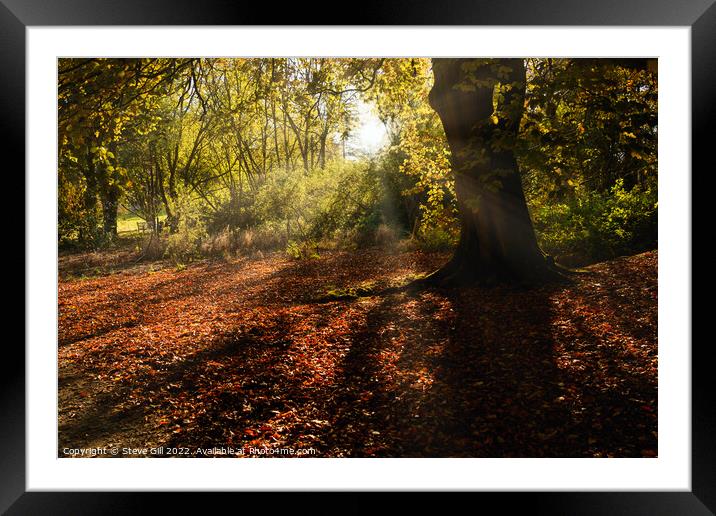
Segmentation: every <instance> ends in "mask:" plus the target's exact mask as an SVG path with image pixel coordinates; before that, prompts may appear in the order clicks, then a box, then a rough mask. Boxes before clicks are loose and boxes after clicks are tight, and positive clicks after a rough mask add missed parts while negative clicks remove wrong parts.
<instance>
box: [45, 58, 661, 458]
mask: <svg viewBox="0 0 716 516" xmlns="http://www.w3.org/2000/svg"><path fill="white" fill-rule="evenodd" d="M49 84H51V83H49ZM663 86H664V91H666V90H667V86H668V85H667V84H666V83H665V84H664V85H663ZM657 101H658V63H657V60H656V59H647V58H643V59H641V58H550V57H530V58H485V57H475V58H447V57H441V58H437V57H414V58H409V57H400V58H396V57H386V58H376V57H369V58H368V57H341V58H338V57H273V58H269V57H266V58H263V57H262V58H236V57H226V58H219V57H212V58H206V57H192V58H188V57H181V58H171V57H147V58H104V57H97V58H88V57H79V58H77V57H73V58H60V59H58V60H57V177H56V182H57V252H58V264H57V267H58V269H57V270H58V285H57V299H58V301H57V303H58V305H57V309H58V312H57V317H58V328H57V338H58V343H57V371H58V377H57V403H58V412H57V438H58V444H57V446H58V450H57V456H58V457H61V458H71V457H75V458H78V457H79V458H88V457H97V458H107V457H116V458H138V457H143V458H167V457H172V458H177V457H178V458H200V457H203V458H206V457H219V458H306V459H307V458H353V457H360V458H368V457H383V458H404V457H416V458H417V457H447V458H453V457H454V458H457V457H474V458H488V457H489V458H508V457H540V458H555V457H575V458H607V457H615V458H623V457H630V458H654V457H657V456H658V428H657V420H658V404H657V398H658V375H657V373H658V353H657V351H658V349H657V348H658V346H657V333H658V332H657V311H658V277H657V264H658V254H657V235H658V231H657V229H658V225H657V219H658V174H657V139H658V123H657V122H658V103H657ZM664 163H665V162H664ZM665 166H666V165H665ZM665 206H666V205H665ZM665 209H666V208H665ZM49 227H50V228H51V227H52V226H49ZM664 256H666V255H664ZM53 303H54V301H53ZM144 464H147V463H144Z"/></svg>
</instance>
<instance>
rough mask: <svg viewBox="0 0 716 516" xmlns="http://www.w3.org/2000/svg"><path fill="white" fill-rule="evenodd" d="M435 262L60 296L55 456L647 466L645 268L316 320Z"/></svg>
mask: <svg viewBox="0 0 716 516" xmlns="http://www.w3.org/2000/svg"><path fill="white" fill-rule="evenodd" d="M444 260H445V256H444V255H439V254H434V255H425V254H421V253H402V254H392V255H391V254H384V253H382V252H380V251H378V250H372V251H368V252H364V253H359V254H358V253H357V254H349V253H333V254H330V253H329V254H326V255H324V256H323V257H322V258H320V259H318V260H310V261H302V262H296V261H290V260H288V259H285V258H284V257H282V256H281V255H273V256H269V257H267V258H265V259H262V260H248V259H242V260H235V261H229V262H224V261H215V262H203V263H199V264H195V265H192V266H189V267H188V268H186V269H185V270H181V271H180V270H176V269H174V268H165V269H163V270H160V271H152V270H151V269H149V270H148V269H147V268H146V267H141V268H139V267H134V268H133V267H130V268H127V269H124V270H122V271H121V272H118V273H115V274H111V275H108V276H104V277H98V278H91V279H81V280H62V281H61V282H60V285H59V355H58V365H59V450H58V453H59V455H60V456H67V455H68V452H67V451H66V449H79V448H90V447H93V448H101V449H110V448H115V447H118V448H120V449H121V448H152V447H162V446H163V447H164V451H163V455H165V456H166V454H167V453H166V450H167V449H169V448H170V447H177V448H178V449H177V450H176V451H177V452H180V453H184V452H186V453H188V454H190V455H201V454H202V453H203V452H202V451H200V449H204V450H205V449H207V448H214V447H223V448H224V449H225V450H230V452H229V455H236V456H249V455H256V454H265V455H268V453H267V452H266V450H274V451H276V450H291V449H292V450H294V451H297V452H300V451H301V450H308V452H310V453H311V454H313V455H315V456H319V457H341V456H361V457H363V456H410V457H421V456H434V457H438V456H440V457H442V456H445V457H457V456H472V457H511V456H525V457H527V456H538V457H543V456H547V457H553V456H578V457H584V456H619V457H625V456H629V457H632V456H654V455H656V453H657V444H656V443H657V435H656V419H657V410H656V409H657V407H656V397H657V389H656V387H657V378H656V372H657V340H656V335H657V332H656V313H657V297H656V296H657V277H656V264H657V255H656V252H651V253H645V254H642V255H638V256H634V257H629V258H622V259H618V260H615V261H612V262H608V263H605V264H600V265H596V266H593V267H592V268H590V270H591V273H590V274H587V275H585V276H584V277H581V278H580V279H579V280H578V282H577V283H576V284H575V285H572V286H569V287H566V288H565V287H550V288H542V289H536V290H529V291H528V290H516V289H509V288H493V289H481V288H469V289H455V290H449V291H448V290H426V291H423V292H420V293H416V294H410V293H405V292H402V293H396V294H391V295H386V296H373V297H365V298H359V299H356V300H353V301H345V300H343V301H333V302H328V303H316V302H315V300H316V299H317V298H318V297H320V296H321V295H322V294H324V293H325V292H326V290H328V289H330V288H332V287H337V288H345V287H349V286H356V285H359V284H361V283H364V282H378V283H379V284H385V285H387V284H393V283H400V282H402V281H404V280H405V279H406V278H408V277H410V276H413V275H416V274H420V273H425V272H429V271H431V270H433V269H434V268H436V267H437V266H438V265H439V264H440V263H442V262H443V261H444ZM61 277H65V276H62V275H61ZM252 448H254V449H256V450H258V451H254V452H252V451H251V449H252ZM282 453H283V452H282ZM119 454H120V455H123V453H122V452H121V451H120V453H119ZM124 455H131V453H125V454H124Z"/></svg>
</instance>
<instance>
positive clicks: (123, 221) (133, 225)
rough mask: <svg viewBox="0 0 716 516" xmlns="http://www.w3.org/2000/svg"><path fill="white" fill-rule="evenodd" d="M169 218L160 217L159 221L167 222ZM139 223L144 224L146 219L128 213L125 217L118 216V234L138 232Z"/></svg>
mask: <svg viewBox="0 0 716 516" xmlns="http://www.w3.org/2000/svg"><path fill="white" fill-rule="evenodd" d="M166 218H167V216H166V215H160V216H159V220H165V219H166ZM137 222H144V219H143V218H141V217H137V216H136V215H132V214H131V213H126V214H124V215H119V216H117V232H118V233H127V232H130V231H131V232H136V231H137Z"/></svg>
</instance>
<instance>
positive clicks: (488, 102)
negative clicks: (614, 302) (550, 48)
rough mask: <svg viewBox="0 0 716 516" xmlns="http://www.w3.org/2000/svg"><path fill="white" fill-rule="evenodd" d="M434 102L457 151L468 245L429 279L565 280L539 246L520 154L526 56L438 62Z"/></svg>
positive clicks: (457, 182)
mask: <svg viewBox="0 0 716 516" xmlns="http://www.w3.org/2000/svg"><path fill="white" fill-rule="evenodd" d="M433 73H434V78H435V82H434V86H433V88H432V90H431V92H430V96H429V100H430V105H431V106H432V107H433V108H434V109H435V111H436V112H437V113H438V115H439V116H440V119H441V121H442V124H443V128H444V129H445V135H446V136H447V140H448V144H449V146H450V150H451V153H452V158H451V159H452V168H453V172H454V175H455V192H456V196H457V205H458V213H459V219H460V240H459V243H458V246H457V248H456V250H455V253H454V255H453V257H452V259H451V260H450V261H449V262H448V263H447V264H446V265H445V266H443V267H442V268H441V269H439V270H438V271H436V272H435V273H433V274H432V275H430V276H429V277H428V278H427V281H428V282H430V283H432V284H439V285H444V286H451V285H463V284H470V283H482V284H494V283H498V282H499V283H502V282H507V283H533V282H536V281H543V280H547V279H554V278H556V277H558V276H559V273H558V272H557V271H556V269H555V267H554V266H553V262H552V261H551V260H550V259H548V258H547V257H546V256H545V255H544V254H543V253H542V251H541V250H540V248H539V246H538V245H537V239H536V237H535V233H534V228H533V226H532V221H531V219H530V215H529V211H528V209H527V203H526V201H525V196H524V192H523V190H522V183H521V180H520V173H519V167H518V164H517V159H516V157H515V153H514V147H515V142H516V139H517V135H518V131H519V124H520V119H521V117H522V113H523V111H524V94H525V82H526V79H525V67H524V62H523V60H522V59H433Z"/></svg>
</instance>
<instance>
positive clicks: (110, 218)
mask: <svg viewBox="0 0 716 516" xmlns="http://www.w3.org/2000/svg"><path fill="white" fill-rule="evenodd" d="M101 197H102V228H103V230H104V234H105V236H107V237H108V238H109V239H110V240H114V239H115V238H116V237H117V208H118V207H119V187H118V186H117V185H114V184H113V185H109V186H108V187H107V189H106V191H104V192H103V193H102V195H101Z"/></svg>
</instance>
